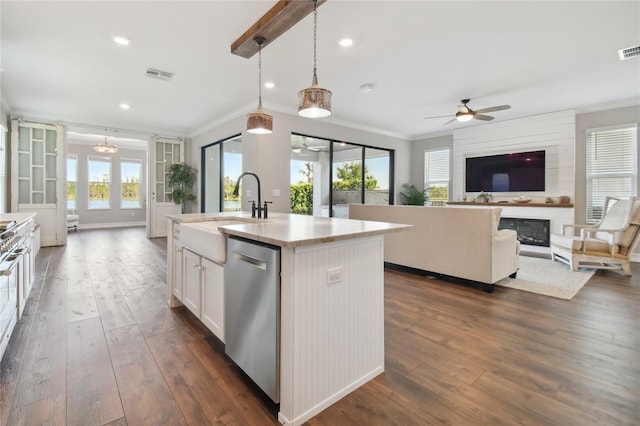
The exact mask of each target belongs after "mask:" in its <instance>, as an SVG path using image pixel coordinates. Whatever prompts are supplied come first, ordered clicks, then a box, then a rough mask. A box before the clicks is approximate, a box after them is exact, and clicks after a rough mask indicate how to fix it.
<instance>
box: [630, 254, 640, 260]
mask: <svg viewBox="0 0 640 426" xmlns="http://www.w3.org/2000/svg"><path fill="white" fill-rule="evenodd" d="M631 261H632V262H640V253H633V254H632V255H631Z"/></svg>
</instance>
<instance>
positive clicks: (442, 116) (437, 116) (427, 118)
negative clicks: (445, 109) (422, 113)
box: [424, 114, 451, 120]
mask: <svg viewBox="0 0 640 426" xmlns="http://www.w3.org/2000/svg"><path fill="white" fill-rule="evenodd" d="M446 117H451V114H449V115H436V116H435V117H424V119H425V120H430V119H432V118H446Z"/></svg>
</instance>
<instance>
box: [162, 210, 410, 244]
mask: <svg viewBox="0 0 640 426" xmlns="http://www.w3.org/2000/svg"><path fill="white" fill-rule="evenodd" d="M167 218H169V219H171V220H174V221H177V222H180V223H188V222H202V221H213V220H230V219H237V220H240V221H243V222H245V221H246V223H242V224H237V225H227V226H221V227H220V228H219V229H220V231H221V232H224V233H226V234H228V235H236V236H239V237H244V238H247V239H250V240H254V241H260V242H263V243H268V244H273V245H276V246H280V247H299V246H305V245H312V244H319V243H328V242H331V241H338V240H345V239H351V238H358V237H365V236H371V235H379V234H385V233H389V232H400V231H406V230H409V229H411V228H412V227H413V226H412V225H402V224H397V223H386V222H371V221H362V220H352V219H338V218H328V217H313V216H305V215H297V214H288V213H270V214H269V219H266V220H265V219H252V218H251V214H250V213H248V212H225V213H191V214H179V215H167Z"/></svg>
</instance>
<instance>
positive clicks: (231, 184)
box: [200, 135, 247, 213]
mask: <svg viewBox="0 0 640 426" xmlns="http://www.w3.org/2000/svg"><path fill="white" fill-rule="evenodd" d="M200 155H201V163H200V164H202V172H201V179H202V180H201V182H202V186H201V187H202V193H201V203H200V209H201V212H202V213H209V212H236V211H242V193H241V192H239V193H238V195H237V196H235V195H233V190H234V189H235V187H236V182H237V179H238V176H240V175H241V174H242V138H241V137H240V135H236V136H232V137H230V138H227V139H223V140H220V141H217V142H214V143H212V144H209V145H206V146H203V147H202V149H201V151H200ZM244 208H245V209H246V208H247V205H246V204H245V206H244Z"/></svg>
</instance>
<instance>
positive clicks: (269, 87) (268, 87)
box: [264, 81, 276, 89]
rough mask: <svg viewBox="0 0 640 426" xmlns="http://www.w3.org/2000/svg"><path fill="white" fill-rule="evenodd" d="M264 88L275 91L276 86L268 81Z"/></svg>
mask: <svg viewBox="0 0 640 426" xmlns="http://www.w3.org/2000/svg"><path fill="white" fill-rule="evenodd" d="M264 87H266V88H267V89H273V88H274V87H276V85H275V84H274V83H273V82H272V81H267V82H266V83H264Z"/></svg>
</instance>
